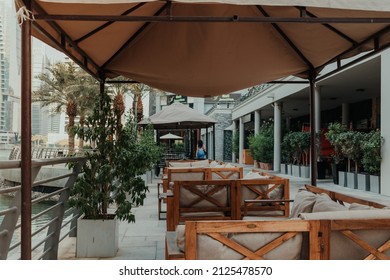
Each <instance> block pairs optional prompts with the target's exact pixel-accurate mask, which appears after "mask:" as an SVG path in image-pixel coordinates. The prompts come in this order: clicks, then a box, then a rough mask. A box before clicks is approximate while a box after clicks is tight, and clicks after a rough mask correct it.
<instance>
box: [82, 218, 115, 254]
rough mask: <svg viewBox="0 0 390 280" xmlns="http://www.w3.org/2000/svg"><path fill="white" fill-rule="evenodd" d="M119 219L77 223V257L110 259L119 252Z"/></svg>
mask: <svg viewBox="0 0 390 280" xmlns="http://www.w3.org/2000/svg"><path fill="white" fill-rule="evenodd" d="M118 234H119V223H118V220H117V219H107V220H91V219H79V220H78V221H77V238H76V257H78V258H99V257H101V258H110V257H114V256H115V255H116V253H117V251H118Z"/></svg>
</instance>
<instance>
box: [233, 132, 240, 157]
mask: <svg viewBox="0 0 390 280" xmlns="http://www.w3.org/2000/svg"><path fill="white" fill-rule="evenodd" d="M232 151H233V153H234V154H235V155H236V157H238V154H239V152H240V134H239V133H238V130H236V131H234V132H233V138H232Z"/></svg>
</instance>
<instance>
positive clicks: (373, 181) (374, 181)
mask: <svg viewBox="0 0 390 280" xmlns="http://www.w3.org/2000/svg"><path fill="white" fill-rule="evenodd" d="M380 182H381V178H380V176H376V175H370V192H374V193H381V184H380Z"/></svg>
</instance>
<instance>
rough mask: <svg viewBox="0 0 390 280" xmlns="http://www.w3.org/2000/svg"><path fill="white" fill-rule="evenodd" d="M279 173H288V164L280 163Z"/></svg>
mask: <svg viewBox="0 0 390 280" xmlns="http://www.w3.org/2000/svg"><path fill="white" fill-rule="evenodd" d="M280 173H282V174H288V164H287V163H281V164H280Z"/></svg>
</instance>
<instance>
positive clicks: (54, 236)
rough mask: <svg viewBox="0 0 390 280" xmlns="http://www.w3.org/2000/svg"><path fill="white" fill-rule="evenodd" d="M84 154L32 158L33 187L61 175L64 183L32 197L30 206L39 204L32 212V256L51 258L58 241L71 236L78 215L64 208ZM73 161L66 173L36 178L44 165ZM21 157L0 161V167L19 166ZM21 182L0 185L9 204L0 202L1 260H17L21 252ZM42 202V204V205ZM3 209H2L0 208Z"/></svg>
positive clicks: (54, 257)
mask: <svg viewBox="0 0 390 280" xmlns="http://www.w3.org/2000/svg"><path fill="white" fill-rule="evenodd" d="M84 162H85V158H83V157H64V158H53V159H34V160H33V161H32V179H33V187H35V186H40V185H42V184H44V183H48V182H53V181H59V180H62V179H64V178H67V180H65V183H64V184H63V186H60V187H58V188H57V189H56V190H55V191H53V192H50V193H45V194H43V193H42V194H40V195H39V196H38V197H36V198H32V200H31V205H32V208H33V209H34V206H37V205H40V207H39V209H38V208H36V209H38V210H36V211H33V212H32V217H31V221H32V234H31V244H32V245H31V247H32V248H31V251H32V254H31V256H32V259H44V260H49V259H50V260H53V259H57V258H58V247H59V243H60V242H61V241H62V240H64V239H65V238H66V237H67V236H74V235H75V230H76V226H77V223H76V222H77V219H78V218H79V214H78V213H77V212H76V211H75V210H74V209H72V208H68V207H67V201H68V198H69V196H70V190H71V188H72V186H73V185H74V183H75V180H76V178H77V176H78V175H79V173H80V171H81V168H82V165H83V164H84ZM67 164H72V166H73V168H72V169H69V172H67V173H65V174H62V175H59V176H53V177H47V178H44V179H40V180H39V181H37V180H35V178H37V175H38V173H39V172H40V171H41V168H42V167H44V166H62V167H63V166H64V165H67ZM20 166H21V161H20V160H7V161H0V170H3V169H20ZM21 189H22V187H21V185H17V186H2V187H0V196H2V197H7V201H9V203H8V205H4V203H3V205H0V206H2V208H0V260H6V259H20V252H21V249H20V248H21V246H20V245H21V234H20V230H21V221H20V213H21ZM43 204H44V207H42V205H43ZM1 209H2V210H1Z"/></svg>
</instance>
